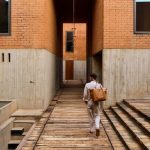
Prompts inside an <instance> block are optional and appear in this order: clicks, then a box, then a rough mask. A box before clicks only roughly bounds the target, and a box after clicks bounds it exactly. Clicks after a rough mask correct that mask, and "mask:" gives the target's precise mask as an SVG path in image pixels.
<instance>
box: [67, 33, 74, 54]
mask: <svg viewBox="0 0 150 150" xmlns="http://www.w3.org/2000/svg"><path fill="white" fill-rule="evenodd" d="M66 37H67V38H66V39H67V41H66V51H67V52H73V51H74V40H73V39H74V32H72V31H67V32H66Z"/></svg>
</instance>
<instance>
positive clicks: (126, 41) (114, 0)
mask: <svg viewBox="0 0 150 150" xmlns="http://www.w3.org/2000/svg"><path fill="white" fill-rule="evenodd" d="M104 48H115V49H116V48H118V49H144V48H150V34H134V1H133V0H104Z"/></svg>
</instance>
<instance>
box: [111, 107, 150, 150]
mask: <svg viewBox="0 0 150 150" xmlns="http://www.w3.org/2000/svg"><path fill="white" fill-rule="evenodd" d="M111 109H112V111H113V112H114V113H115V115H116V116H117V117H118V118H119V120H120V121H121V122H122V123H123V125H124V126H125V127H126V128H127V129H128V130H129V131H130V133H132V135H133V136H134V138H135V139H136V140H137V141H138V142H139V143H140V144H141V146H142V147H143V148H144V149H145V150H149V148H150V137H149V135H147V134H146V133H145V132H143V130H142V129H141V128H139V126H138V124H137V123H136V122H134V121H133V120H132V119H131V118H130V117H129V116H128V115H127V114H125V113H124V112H123V111H122V110H121V109H120V108H119V107H117V106H116V107H111Z"/></svg>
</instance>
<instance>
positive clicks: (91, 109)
mask: <svg viewBox="0 0 150 150" xmlns="http://www.w3.org/2000/svg"><path fill="white" fill-rule="evenodd" d="M96 78H97V75H96V74H94V73H93V74H91V75H90V82H89V83H87V84H86V85H85V88H84V95H83V100H84V101H85V102H86V103H87V109H88V115H89V119H90V133H93V132H95V131H96V136H97V137H98V136H99V134H100V131H99V128H100V109H102V102H93V100H92V99H91V97H90V91H89V90H90V89H94V88H96V89H99V88H102V85H101V84H100V83H98V82H97V81H96Z"/></svg>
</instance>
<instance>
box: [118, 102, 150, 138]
mask: <svg viewBox="0 0 150 150" xmlns="http://www.w3.org/2000/svg"><path fill="white" fill-rule="evenodd" d="M117 105H118V107H120V108H121V109H122V110H123V111H124V112H125V113H126V114H127V115H129V116H130V117H131V118H132V119H133V120H134V121H136V122H137V124H138V125H139V126H140V127H141V128H142V129H143V130H144V131H145V132H147V133H148V134H149V136H150V122H149V121H148V120H147V119H145V118H144V117H143V116H142V115H140V114H139V113H137V112H136V111H135V110H133V109H131V108H130V107H128V106H127V105H126V104H125V103H122V102H121V103H117Z"/></svg>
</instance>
